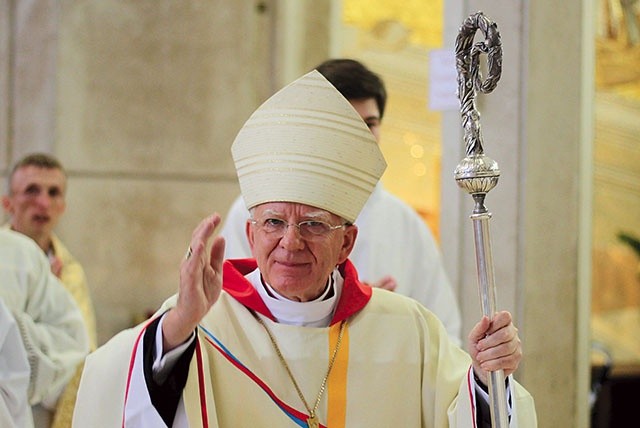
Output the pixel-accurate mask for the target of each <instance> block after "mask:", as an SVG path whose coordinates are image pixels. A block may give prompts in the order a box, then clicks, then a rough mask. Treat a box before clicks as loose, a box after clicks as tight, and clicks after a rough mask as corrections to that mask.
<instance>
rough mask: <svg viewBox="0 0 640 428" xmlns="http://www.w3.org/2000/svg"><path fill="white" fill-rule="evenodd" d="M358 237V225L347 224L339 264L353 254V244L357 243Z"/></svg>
mask: <svg viewBox="0 0 640 428" xmlns="http://www.w3.org/2000/svg"><path fill="white" fill-rule="evenodd" d="M357 237H358V226H356V225H355V224H352V225H351V226H346V227H345V230H344V234H343V237H342V248H341V249H340V258H339V260H338V263H337V264H342V263H344V261H345V260H347V258H348V257H349V254H351V251H352V250H353V246H354V245H355V244H356V238H357Z"/></svg>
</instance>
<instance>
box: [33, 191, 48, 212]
mask: <svg viewBox="0 0 640 428" xmlns="http://www.w3.org/2000/svg"><path fill="white" fill-rule="evenodd" d="M51 200H52V198H51V196H49V195H48V194H47V192H40V193H39V194H38V197H37V198H36V202H37V203H38V205H40V206H42V207H45V208H46V207H48V206H49V205H51Z"/></svg>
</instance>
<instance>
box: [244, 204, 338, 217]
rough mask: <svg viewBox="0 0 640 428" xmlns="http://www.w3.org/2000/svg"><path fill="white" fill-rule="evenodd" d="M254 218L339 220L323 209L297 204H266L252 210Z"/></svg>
mask: <svg viewBox="0 0 640 428" xmlns="http://www.w3.org/2000/svg"><path fill="white" fill-rule="evenodd" d="M251 212H252V213H253V217H254V218H264V217H276V218H290V217H295V218H311V219H318V220H325V221H328V220H332V219H335V218H339V217H338V216H337V215H335V214H333V213H330V212H329V211H327V210H323V209H322V208H317V207H314V206H311V205H305V204H300V203H297V202H266V203H264V204H260V205H256V206H255V207H253V208H252V210H251Z"/></svg>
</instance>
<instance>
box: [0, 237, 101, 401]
mask: <svg viewBox="0 0 640 428" xmlns="http://www.w3.org/2000/svg"><path fill="white" fill-rule="evenodd" d="M0 278H1V279H2V286H1V287H0V298H1V299H2V300H3V301H4V303H5V305H6V306H7V308H8V309H9V310H10V311H11V313H12V315H13V317H14V318H15V321H16V323H17V325H18V328H19V330H20V335H21V337H22V341H23V344H24V348H25V349H26V352H27V356H28V360H29V364H30V373H31V379H30V383H29V390H28V399H29V403H30V404H31V405H44V406H45V407H47V408H50V409H52V408H53V406H55V404H56V401H57V399H58V396H59V394H60V392H61V391H62V389H63V388H64V386H65V385H66V383H67V382H68V381H69V379H71V377H72V376H73V374H74V372H75V370H76V368H77V366H78V364H80V363H81V362H82V360H83V359H84V357H85V356H86V355H87V353H88V351H89V342H88V336H87V331H86V328H85V325H84V322H83V319H82V314H81V312H80V310H79V309H78V306H77V305H76V304H75V302H74V301H73V299H72V297H71V295H70V294H69V292H68V291H67V290H65V288H64V287H63V286H62V284H61V283H60V281H59V280H58V279H57V278H56V277H55V275H53V273H51V268H50V266H49V261H48V260H47V258H46V256H45V254H44V252H43V251H42V250H41V249H40V248H39V247H38V246H37V245H36V243H35V242H34V241H33V240H31V239H30V238H28V237H26V236H25V235H22V234H20V233H17V232H13V231H10V230H0Z"/></svg>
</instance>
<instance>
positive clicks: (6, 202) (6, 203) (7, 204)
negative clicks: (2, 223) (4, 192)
mask: <svg viewBox="0 0 640 428" xmlns="http://www.w3.org/2000/svg"><path fill="white" fill-rule="evenodd" d="M2 208H4V210H5V211H6V212H7V213H9V214H13V205H12V204H11V198H9V197H8V196H3V197H2Z"/></svg>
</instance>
